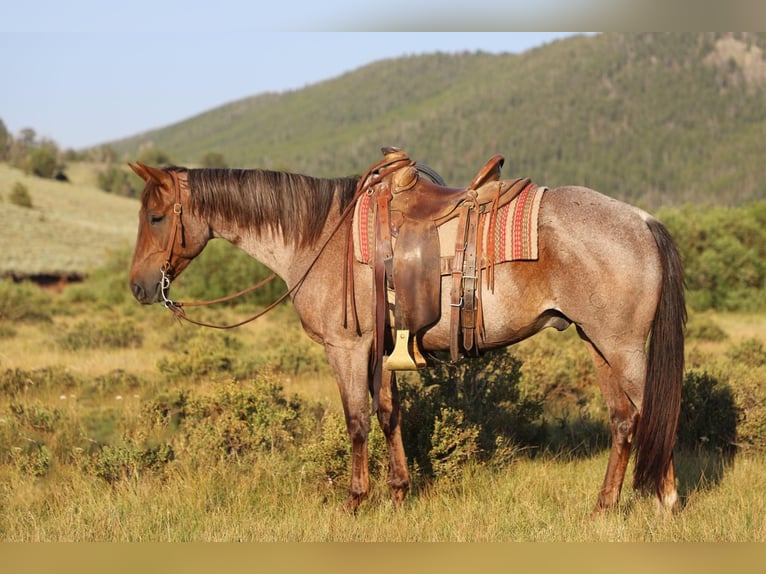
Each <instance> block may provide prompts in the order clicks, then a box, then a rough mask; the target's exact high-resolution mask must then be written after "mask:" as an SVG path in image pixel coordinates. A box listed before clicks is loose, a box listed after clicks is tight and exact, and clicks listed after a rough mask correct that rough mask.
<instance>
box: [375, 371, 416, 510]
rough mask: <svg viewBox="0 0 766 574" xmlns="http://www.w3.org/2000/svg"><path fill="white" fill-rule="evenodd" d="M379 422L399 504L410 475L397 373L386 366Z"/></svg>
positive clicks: (390, 481)
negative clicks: (405, 452) (403, 437)
mask: <svg viewBox="0 0 766 574" xmlns="http://www.w3.org/2000/svg"><path fill="white" fill-rule="evenodd" d="M378 422H380V428H381V429H383V435H384V436H385V437H386V446H387V447H388V485H389V487H390V488H391V497H392V498H393V501H394V504H395V505H396V506H399V505H401V503H402V501H403V500H404V497H405V496H406V495H407V492H408V491H409V489H410V475H409V472H408V470H407V457H406V456H405V454H404V445H403V444H402V427H401V422H402V413H401V408H400V403H399V391H398V389H397V386H396V373H393V372H391V371H389V370H388V369H386V368H384V369H383V378H382V382H381V388H380V401H379V406H378Z"/></svg>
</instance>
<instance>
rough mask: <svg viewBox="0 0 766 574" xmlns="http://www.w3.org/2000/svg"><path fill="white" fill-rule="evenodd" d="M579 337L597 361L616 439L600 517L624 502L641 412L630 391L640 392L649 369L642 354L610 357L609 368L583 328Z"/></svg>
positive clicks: (598, 505) (599, 507)
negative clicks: (639, 382) (628, 390)
mask: <svg viewBox="0 0 766 574" xmlns="http://www.w3.org/2000/svg"><path fill="white" fill-rule="evenodd" d="M578 333H579V335H580V337H581V338H582V339H583V341H584V342H585V344H586V346H587V347H588V351H589V352H590V355H591V357H592V359H593V364H594V367H595V370H596V380H597V382H598V385H599V388H600V389H601V392H602V394H603V396H604V400H605V401H606V405H607V409H608V412H609V428H610V431H611V435H612V445H611V448H610V451H609V462H608V463H607V467H606V475H605V476H604V482H603V484H602V486H601V491H600V492H599V495H598V501H597V502H596V507H595V509H594V513H596V512H600V511H602V510H607V509H611V508H614V507H616V506H617V503H618V502H619V500H620V492H621V490H622V484H623V482H624V480H625V472H626V469H627V467H628V461H629V460H630V453H631V447H630V439H631V437H632V435H633V429H634V427H635V424H636V420H637V417H638V410H637V409H636V407H635V404H634V403H633V400H635V397H633V398H631V397H630V396H629V395H628V392H627V389H633V388H637V387H636V385H635V384H633V383H635V382H636V381H642V380H643V379H644V371H645V366H644V363H643V353H642V352H641V351H640V350H639V351H638V356H637V355H636V353H632V354H628V355H617V356H615V357H610V359H611V360H612V362H611V364H609V363H607V361H606V360H605V358H604V356H603V355H602V354H601V353H600V352H599V350H598V349H596V347H595V346H594V345H593V343H592V342H591V341H590V340H589V339H588V338H587V337H586V336H585V334H584V333H583V332H582V330H581V329H579V328H578ZM637 359H640V360H637ZM638 398H639V399H640V397H638Z"/></svg>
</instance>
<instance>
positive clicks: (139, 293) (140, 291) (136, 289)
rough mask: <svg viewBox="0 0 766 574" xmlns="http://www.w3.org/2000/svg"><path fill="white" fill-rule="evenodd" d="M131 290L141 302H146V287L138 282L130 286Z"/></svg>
mask: <svg viewBox="0 0 766 574" xmlns="http://www.w3.org/2000/svg"><path fill="white" fill-rule="evenodd" d="M130 290H131V291H132V292H133V297H135V298H136V299H138V300H139V301H140V302H142V303H143V302H144V301H145V300H146V291H144V288H143V287H141V285H139V284H138V283H133V284H132V285H131V286H130Z"/></svg>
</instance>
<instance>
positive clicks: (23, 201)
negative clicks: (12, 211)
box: [8, 181, 33, 209]
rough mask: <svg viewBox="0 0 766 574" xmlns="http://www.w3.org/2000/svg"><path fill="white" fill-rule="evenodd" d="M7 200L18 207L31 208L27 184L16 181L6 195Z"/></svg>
mask: <svg viewBox="0 0 766 574" xmlns="http://www.w3.org/2000/svg"><path fill="white" fill-rule="evenodd" d="M8 201H10V202H11V203H12V204H14V205H18V206H19V207H27V208H30V209H31V208H32V207H33V206H32V196H31V195H29V189H27V186H26V185H24V184H23V183H21V182H20V181H17V182H16V183H14V184H13V187H12V188H11V193H10V195H9V196H8Z"/></svg>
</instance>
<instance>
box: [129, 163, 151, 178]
mask: <svg viewBox="0 0 766 574" xmlns="http://www.w3.org/2000/svg"><path fill="white" fill-rule="evenodd" d="M128 167H129V168H130V169H132V170H133V172H134V173H135V174H136V175H137V176H138V177H140V178H141V179H143V180H144V182H147V181H149V179H150V178H149V174H148V173H146V169H145V167H146V166H144V164H142V163H141V162H140V161H137V162H136V163H135V164H132V163H128Z"/></svg>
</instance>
